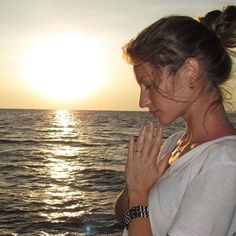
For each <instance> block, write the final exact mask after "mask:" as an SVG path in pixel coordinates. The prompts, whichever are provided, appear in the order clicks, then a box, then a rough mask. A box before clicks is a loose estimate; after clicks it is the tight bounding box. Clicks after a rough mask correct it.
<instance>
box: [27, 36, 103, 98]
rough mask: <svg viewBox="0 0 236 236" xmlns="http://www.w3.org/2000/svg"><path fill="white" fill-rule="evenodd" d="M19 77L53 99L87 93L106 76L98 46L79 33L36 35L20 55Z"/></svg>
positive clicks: (100, 84)
mask: <svg viewBox="0 0 236 236" xmlns="http://www.w3.org/2000/svg"><path fill="white" fill-rule="evenodd" d="M23 76H24V78H25V79H26V81H27V82H28V84H29V85H30V86H31V88H33V89H34V90H35V91H37V92H40V93H41V94H43V95H46V96H49V97H52V98H54V99H57V100H73V99H75V98H80V97H83V96H86V95H89V94H91V93H92V92H93V91H94V90H95V89H97V88H99V87H100V86H102V84H103V83H104V80H105V78H106V61H105V56H104V52H103V50H102V46H101V45H100V44H99V43H98V42H96V40H93V39H92V38H90V37H88V36H86V35H83V34H79V33H64V34H57V35H53V36H47V37H44V38H40V39H38V40H37V41H35V42H34V44H33V45H32V47H31V48H30V50H29V51H28V52H27V53H26V55H25V57H24V58H23Z"/></svg>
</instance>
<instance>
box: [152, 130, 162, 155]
mask: <svg viewBox="0 0 236 236" xmlns="http://www.w3.org/2000/svg"><path fill="white" fill-rule="evenodd" d="M162 138H163V127H162V126H159V127H158V128H157V129H156V130H155V131H154V139H153V148H152V150H151V153H150V155H151V156H152V158H156V157H157V155H158V153H159V151H160V148H161V144H162Z"/></svg>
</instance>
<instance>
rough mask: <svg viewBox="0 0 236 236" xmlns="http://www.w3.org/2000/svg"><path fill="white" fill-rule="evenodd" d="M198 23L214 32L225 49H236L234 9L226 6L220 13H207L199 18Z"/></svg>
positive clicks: (215, 11)
mask: <svg viewBox="0 0 236 236" xmlns="http://www.w3.org/2000/svg"><path fill="white" fill-rule="evenodd" d="M199 22H201V23H202V24H203V25H205V26H206V27H207V28H208V29H210V30H212V31H215V33H216V34H217V35H218V36H219V37H220V38H221V40H222V42H223V44H224V46H225V47H226V48H234V47H236V7H235V6H227V7H226V8H224V9H223V10H222V11H220V10H214V11H211V12H208V13H207V14H206V15H205V16H204V17H199Z"/></svg>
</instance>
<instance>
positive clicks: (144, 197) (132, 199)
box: [128, 191, 148, 208]
mask: <svg viewBox="0 0 236 236" xmlns="http://www.w3.org/2000/svg"><path fill="white" fill-rule="evenodd" d="M128 197H129V208H132V207H134V206H138V205H143V206H147V205H148V193H146V192H143V191H128Z"/></svg>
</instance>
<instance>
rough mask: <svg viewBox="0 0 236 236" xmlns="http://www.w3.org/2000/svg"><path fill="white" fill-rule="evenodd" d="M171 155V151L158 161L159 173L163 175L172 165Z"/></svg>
mask: <svg viewBox="0 0 236 236" xmlns="http://www.w3.org/2000/svg"><path fill="white" fill-rule="evenodd" d="M170 157H171V153H167V154H166V155H165V156H164V157H163V158H162V159H161V160H160V161H159V163H157V169H158V174H159V176H160V177H161V176H162V175H163V174H164V173H165V171H166V170H167V169H168V168H169V167H170V164H169V159H170Z"/></svg>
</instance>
